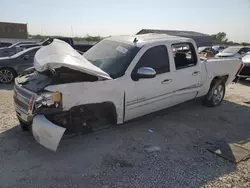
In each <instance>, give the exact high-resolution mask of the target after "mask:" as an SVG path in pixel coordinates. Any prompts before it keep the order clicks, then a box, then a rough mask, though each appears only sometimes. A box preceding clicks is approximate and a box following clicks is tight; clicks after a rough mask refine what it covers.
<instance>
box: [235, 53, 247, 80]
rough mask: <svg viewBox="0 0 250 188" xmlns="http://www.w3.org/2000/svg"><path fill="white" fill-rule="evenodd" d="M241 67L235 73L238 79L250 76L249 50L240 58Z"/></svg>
mask: <svg viewBox="0 0 250 188" xmlns="http://www.w3.org/2000/svg"><path fill="white" fill-rule="evenodd" d="M241 60H242V67H241V69H240V71H239V73H238V75H237V77H238V78H239V79H240V80H245V79H247V78H250V52H248V53H247V55H245V56H244V57H243V58H242V59H241Z"/></svg>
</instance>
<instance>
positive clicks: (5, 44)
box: [0, 42, 12, 48]
mask: <svg viewBox="0 0 250 188" xmlns="http://www.w3.org/2000/svg"><path fill="white" fill-rule="evenodd" d="M11 45H12V43H10V42H0V48H4V47H9V46H11Z"/></svg>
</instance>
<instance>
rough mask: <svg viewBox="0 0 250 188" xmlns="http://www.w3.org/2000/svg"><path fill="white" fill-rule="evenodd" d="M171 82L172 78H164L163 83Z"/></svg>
mask: <svg viewBox="0 0 250 188" xmlns="http://www.w3.org/2000/svg"><path fill="white" fill-rule="evenodd" d="M170 82H172V79H166V80H163V81H162V82H161V83H162V84H168V83H170Z"/></svg>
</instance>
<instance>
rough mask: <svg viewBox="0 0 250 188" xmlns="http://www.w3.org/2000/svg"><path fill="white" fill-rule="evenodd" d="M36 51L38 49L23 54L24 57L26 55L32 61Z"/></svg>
mask: <svg viewBox="0 0 250 188" xmlns="http://www.w3.org/2000/svg"><path fill="white" fill-rule="evenodd" d="M37 51H38V49H33V50H31V51H29V52H27V53H25V55H28V56H29V59H33V58H34V56H35V54H36V52H37Z"/></svg>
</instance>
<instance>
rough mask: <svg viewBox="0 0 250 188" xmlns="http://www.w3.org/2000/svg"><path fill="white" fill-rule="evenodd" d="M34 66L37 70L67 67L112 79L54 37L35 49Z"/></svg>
mask: <svg viewBox="0 0 250 188" xmlns="http://www.w3.org/2000/svg"><path fill="white" fill-rule="evenodd" d="M34 67H35V69H36V70H37V71H39V72H43V71H45V70H47V69H57V68H60V67H68V68H70V69H73V70H78V71H81V72H84V73H87V74H91V75H94V76H97V77H100V78H105V79H112V78H111V77H110V76H109V75H108V74H107V73H106V72H104V71H103V70H101V69H100V68H98V67H96V66H95V65H93V64H92V63H90V62H89V61H88V60H87V59H85V58H84V57H83V56H82V55H80V54H79V53H78V52H77V51H76V50H74V49H73V48H72V47H71V46H70V45H69V44H68V43H66V42H64V41H61V40H58V39H54V40H53V42H52V43H51V44H50V45H48V46H44V47H43V48H41V49H40V50H38V51H37V53H36V55H35V58H34Z"/></svg>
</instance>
